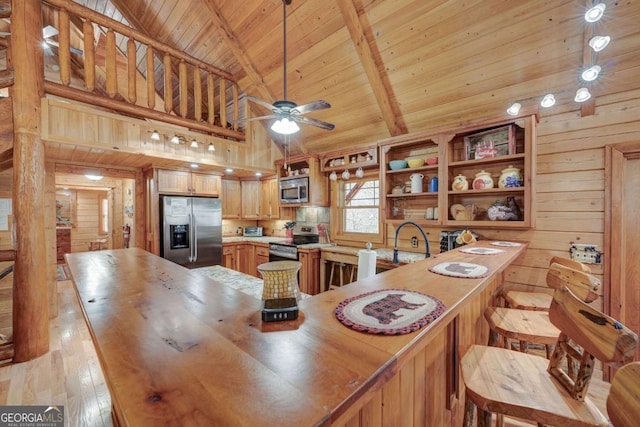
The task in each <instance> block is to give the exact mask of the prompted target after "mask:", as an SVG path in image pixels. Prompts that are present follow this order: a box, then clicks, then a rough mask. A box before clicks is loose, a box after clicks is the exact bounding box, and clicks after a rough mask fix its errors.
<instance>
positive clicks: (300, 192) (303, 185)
mask: <svg viewBox="0 0 640 427" xmlns="http://www.w3.org/2000/svg"><path fill="white" fill-rule="evenodd" d="M308 202H309V177H308V176H306V177H302V178H280V203H308Z"/></svg>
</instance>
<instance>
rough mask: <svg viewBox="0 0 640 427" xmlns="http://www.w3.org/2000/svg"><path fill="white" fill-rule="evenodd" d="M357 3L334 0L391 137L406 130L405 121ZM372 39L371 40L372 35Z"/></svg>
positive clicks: (353, 0) (356, 0)
mask: <svg viewBox="0 0 640 427" xmlns="http://www.w3.org/2000/svg"><path fill="white" fill-rule="evenodd" d="M356 2H358V3H360V2H359V0H344V1H343V0H339V1H338V2H337V3H338V6H339V7H340V11H341V12H342V16H343V18H344V22H345V24H346V26H347V29H348V30H349V34H350V35H351V40H352V41H353V44H354V45H355V48H356V52H358V57H359V58H360V63H361V64H362V67H363V68H364V71H365V73H366V75H367V79H368V80H369V84H370V85H371V89H372V91H373V94H374V96H375V97H376V101H377V102H378V107H379V108H380V112H381V113H382V117H383V118H384V121H385V123H386V124H387V128H388V129H389V133H390V134H391V136H396V135H402V134H405V133H407V132H408V131H407V125H406V124H405V123H404V120H403V117H402V112H401V111H400V107H399V105H398V103H397V101H396V98H395V95H394V93H393V88H392V87H391V83H390V82H389V79H388V78H387V76H386V74H385V73H383V72H382V71H381V70H383V69H384V67H382V65H381V62H382V61H381V60H380V55H379V53H378V52H377V50H376V47H375V46H371V45H370V44H369V42H368V37H367V36H370V35H371V26H370V25H369V22H368V21H367V19H366V16H365V14H364V13H360V12H359V10H360V11H361V10H362V7H358V6H357V5H356ZM371 39H372V40H373V37H371Z"/></svg>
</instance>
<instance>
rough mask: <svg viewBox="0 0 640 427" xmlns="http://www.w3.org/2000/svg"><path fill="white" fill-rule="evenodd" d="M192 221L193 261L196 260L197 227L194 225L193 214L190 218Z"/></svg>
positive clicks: (194, 218)
mask: <svg viewBox="0 0 640 427" xmlns="http://www.w3.org/2000/svg"><path fill="white" fill-rule="evenodd" d="M191 220H192V221H193V246H192V247H193V261H191V262H196V261H197V260H198V240H197V238H198V229H197V226H196V216H195V215H194V216H193V217H192V219H191Z"/></svg>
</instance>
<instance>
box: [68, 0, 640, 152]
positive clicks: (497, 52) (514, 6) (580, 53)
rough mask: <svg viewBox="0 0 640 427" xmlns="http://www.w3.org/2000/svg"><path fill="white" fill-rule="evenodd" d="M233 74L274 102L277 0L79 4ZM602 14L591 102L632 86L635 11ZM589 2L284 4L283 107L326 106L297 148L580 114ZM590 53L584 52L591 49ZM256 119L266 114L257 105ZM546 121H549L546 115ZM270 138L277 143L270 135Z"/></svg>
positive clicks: (637, 41)
mask: <svg viewBox="0 0 640 427" xmlns="http://www.w3.org/2000/svg"><path fill="white" fill-rule="evenodd" d="M75 1H76V2H78V3H80V4H82V5H84V6H87V7H89V8H91V9H94V10H96V11H97V12H99V13H102V14H104V15H106V16H109V17H111V18H113V19H115V20H118V21H121V22H123V23H126V24H128V25H131V26H132V27H134V28H136V29H138V30H140V31H143V32H144V33H146V34H148V35H149V36H151V37H153V38H155V39H157V40H159V41H162V42H164V43H166V44H168V45H170V46H172V47H175V48H176V49H180V50H183V51H185V52H187V53H189V54H190V55H193V56H194V57H196V58H199V59H201V60H203V61H205V62H208V63H211V64H213V65H215V66H217V67H219V68H221V69H224V70H226V71H228V72H230V73H232V74H234V75H236V76H238V77H239V78H240V88H241V90H242V91H243V92H246V93H248V94H250V95H254V96H257V97H260V98H262V99H265V100H266V101H268V102H273V101H275V100H277V99H281V98H282V96H283V76H282V72H283V52H282V42H283V40H282V1H281V0H243V1H235V0H75ZM604 2H605V3H606V5H607V9H606V13H605V18H604V19H603V20H602V21H601V22H599V23H597V24H595V28H594V33H595V34H602V35H604V34H606V35H609V36H611V38H612V42H611V44H610V46H609V47H607V49H605V50H604V51H602V52H600V53H598V54H597V55H594V57H593V61H596V62H597V63H598V64H600V65H601V66H603V74H602V78H600V79H599V80H598V81H597V83H595V84H593V85H591V86H590V90H591V91H592V93H593V94H594V95H595V96H596V97H597V96H599V95H603V94H611V93H618V92H621V91H626V90H632V89H638V88H640V79H638V75H640V25H638V24H637V22H638V21H639V20H640V2H639V1H634V0H628V1H621V2H613V1H610V0H604ZM587 4H591V2H590V1H589V0H554V1H539V0H529V1H525V0H520V1H508V0H503V1H500V0H490V1H487V0H483V1H480V0H467V1H464V2H462V1H459V0H430V1H424V0H293V2H292V4H291V5H290V6H288V8H287V11H288V18H287V44H288V46H287V55H288V63H287V69H288V73H287V82H288V98H289V99H290V100H293V101H295V102H297V103H298V104H306V103H308V102H311V101H314V100H317V99H325V100H327V101H329V102H330V103H331V104H332V108H331V109H329V110H323V111H318V112H315V113H311V114H309V116H310V117H313V118H317V119H320V120H324V121H328V122H331V123H334V124H335V125H336V129H335V130H334V131H331V132H327V131H324V130H320V129H317V128H314V127H311V126H303V127H302V130H301V132H299V133H298V134H297V135H296V136H295V137H294V138H295V139H296V144H294V145H293V146H294V147H297V150H298V151H302V152H325V151H331V150H335V149H341V148H345V147H348V146H352V145H358V144H366V143H371V142H374V141H376V140H378V139H381V138H386V137H389V136H392V135H398V134H403V133H407V132H413V131H420V130H424V129H429V128H433V127H438V126H441V125H451V124H456V123H466V122H469V121H471V120H475V119H482V118H483V117H488V116H496V115H505V116H506V114H505V110H506V108H507V107H508V106H509V105H510V103H512V102H514V101H520V102H521V103H522V104H523V106H524V108H527V109H531V110H532V111H536V110H537V109H538V103H539V101H540V99H541V98H542V96H543V95H544V94H546V93H548V92H554V93H555V94H556V98H558V104H557V105H556V106H555V107H553V108H554V109H555V111H558V110H563V111H571V110H575V111H577V112H579V111H580V105H579V104H576V103H575V102H574V101H573V97H574V94H575V91H576V90H577V89H578V87H580V85H581V84H582V83H581V82H580V80H579V76H578V75H579V72H580V71H581V69H582V68H583V62H584V58H585V57H586V58H590V55H591V54H588V52H585V45H586V40H585V32H586V29H587V24H586V23H585V21H584V19H583V15H584V12H585V11H586V9H587ZM587 50H588V48H587ZM252 113H253V114H255V115H262V114H265V113H268V112H267V111H265V110H263V109H262V108H261V107H255V108H252ZM541 114H544V112H541ZM272 136H273V138H274V140H276V141H280V140H281V139H282V137H281V136H279V135H276V134H272Z"/></svg>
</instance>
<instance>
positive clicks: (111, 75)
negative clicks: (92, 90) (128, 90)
mask: <svg viewBox="0 0 640 427" xmlns="http://www.w3.org/2000/svg"><path fill="white" fill-rule="evenodd" d="M106 55H107V57H106V58H105V61H106V67H107V95H109V97H111V98H115V96H116V95H117V94H118V69H117V64H116V33H115V32H114V31H113V30H112V29H109V30H108V31H107V52H106Z"/></svg>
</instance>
